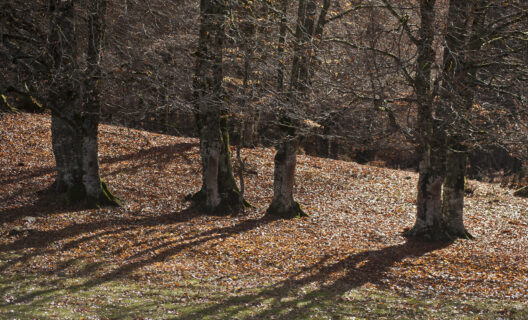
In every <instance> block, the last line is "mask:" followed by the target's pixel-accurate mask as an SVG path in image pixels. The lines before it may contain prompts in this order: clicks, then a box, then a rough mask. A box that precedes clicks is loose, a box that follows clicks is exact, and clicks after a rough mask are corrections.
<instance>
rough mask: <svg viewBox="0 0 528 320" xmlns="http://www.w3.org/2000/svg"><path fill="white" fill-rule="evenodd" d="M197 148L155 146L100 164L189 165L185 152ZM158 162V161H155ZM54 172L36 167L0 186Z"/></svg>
mask: <svg viewBox="0 0 528 320" xmlns="http://www.w3.org/2000/svg"><path fill="white" fill-rule="evenodd" d="M195 146H197V144H196V143H186V142H184V143H175V144H171V145H168V146H160V147H158V146H156V147H151V148H148V149H141V150H139V151H137V152H133V153H128V154H123V155H120V156H116V157H109V156H106V157H102V158H101V163H102V164H113V163H117V162H122V161H130V160H137V159H143V158H144V159H160V161H159V162H160V163H161V162H167V161H171V160H173V159H174V156H177V157H178V156H180V157H181V158H182V159H184V160H185V161H186V162H187V163H189V164H190V163H191V160H190V159H189V158H188V157H186V156H185V155H184V152H185V151H188V150H190V149H191V148H192V147H195ZM156 162H158V161H156ZM145 165H146V164H145ZM53 172H55V167H53V166H51V167H38V168H33V169H28V170H23V171H22V172H19V173H15V174H7V177H6V178H4V179H0V185H7V184H11V183H13V182H16V181H22V180H27V179H31V178H35V177H40V176H43V175H46V174H49V173H53Z"/></svg>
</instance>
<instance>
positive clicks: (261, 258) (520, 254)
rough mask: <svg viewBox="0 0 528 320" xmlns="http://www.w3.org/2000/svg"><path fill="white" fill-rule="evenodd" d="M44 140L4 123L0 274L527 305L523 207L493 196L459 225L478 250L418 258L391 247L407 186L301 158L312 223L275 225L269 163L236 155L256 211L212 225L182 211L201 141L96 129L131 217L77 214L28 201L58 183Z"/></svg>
mask: <svg viewBox="0 0 528 320" xmlns="http://www.w3.org/2000/svg"><path fill="white" fill-rule="evenodd" d="M49 126H50V119H49V116H46V115H28V114H16V115H2V117H1V118H0V139H1V143H0V227H1V229H0V232H1V234H2V237H1V238H0V252H4V253H14V254H15V255H14V257H16V258H13V259H12V260H10V261H9V263H7V264H3V265H2V266H1V267H0V273H10V274H18V273H35V272H38V273H41V272H45V273H48V272H51V273H54V274H57V273H61V274H66V275H83V276H89V277H90V278H91V279H93V281H92V282H93V284H94V285H95V284H98V283H102V282H105V281H107V280H109V279H115V278H120V277H127V278H130V277H132V278H134V279H137V280H138V281H150V282H156V283H160V284H166V285H169V286H170V285H173V284H174V281H175V279H177V277H178V276H182V275H183V276H186V277H195V278H198V279H207V281H213V282H214V283H215V284H218V285H222V286H223V287H224V288H225V290H226V291H228V292H233V291H235V290H236V289H237V288H247V287H252V286H259V285H263V284H265V283H281V282H282V281H287V282H288V283H289V284H290V285H292V286H299V287H300V286H301V285H304V284H308V283H312V282H316V283H319V284H320V285H322V286H325V285H329V286H330V285H334V284H339V286H336V288H337V287H338V288H340V289H339V290H344V291H346V290H347V289H350V288H355V287H362V286H367V287H369V286H375V287H378V288H380V289H383V290H391V291H396V292H399V293H409V292H414V293H423V294H435V295H437V294H438V295H446V296H450V297H456V296H469V295H471V296H480V297H487V298H499V299H513V300H520V301H527V300H528V276H527V274H528V268H527V266H528V254H527V250H528V249H527V248H528V238H527V237H526V230H527V227H528V214H527V205H528V200H526V199H520V198H515V197H513V196H512V195H511V191H509V190H506V189H502V188H500V187H499V186H497V185H491V184H483V183H478V182H472V184H474V185H475V186H476V191H475V193H474V194H473V195H472V196H471V197H469V198H468V199H467V202H466V215H465V219H466V226H467V227H468V230H470V232H472V234H473V235H475V236H476V238H477V239H476V240H474V241H457V242H455V243H452V244H449V245H438V244H420V243H414V242H406V240H405V239H404V238H403V237H401V236H400V232H401V231H402V230H403V229H404V227H409V226H411V225H412V223H413V221H414V214H415V207H414V199H415V197H416V191H415V185H416V179H417V175H416V174H414V173H410V172H405V171H397V170H390V169H383V168H377V167H368V166H363V165H358V164H356V163H351V162H343V161H335V160H327V159H322V158H315V157H308V156H299V161H298V163H299V166H298V172H297V185H296V189H295V190H296V198H297V199H298V200H299V202H300V203H301V204H302V205H303V207H304V209H305V210H306V212H307V213H309V214H310V217H308V218H302V219H297V220H289V221H281V220H271V219H268V218H266V217H265V216H264V211H265V209H266V207H267V205H268V204H269V202H270V200H271V196H272V176H273V151H272V150H270V149H263V148H256V149H247V150H246V149H245V150H243V152H242V153H243V157H244V158H246V161H247V163H246V168H248V169H249V171H250V172H248V173H247V174H246V176H245V178H246V198H247V199H248V201H250V202H251V203H252V204H253V205H254V206H255V208H254V209H251V210H248V211H247V212H246V214H245V215H240V216H237V217H211V216H206V215H202V214H200V213H199V212H196V211H195V210H193V209H190V208H189V203H187V202H185V201H184V200H183V198H184V196H185V195H186V194H189V193H191V192H195V191H197V190H198V188H199V187H200V163H199V153H198V141H197V140H195V139H188V138H178V137H171V136H164V135H159V134H152V133H147V132H142V131H137V130H130V129H127V128H123V127H115V126H107V125H103V126H101V129H100V141H101V149H100V157H101V163H102V176H103V179H104V180H105V181H107V182H108V185H109V186H110V188H111V189H112V190H113V191H114V192H115V193H116V194H117V195H118V196H120V197H121V198H122V199H124V200H125V202H126V204H125V205H124V206H123V207H121V208H103V209H98V210H81V209H75V208H67V207H65V206H63V204H62V203H61V201H60V200H59V199H57V198H54V197H51V196H43V197H39V196H38V195H37V191H39V190H41V189H44V188H45V187H46V186H47V185H49V184H50V183H52V182H53V175H54V167H53V165H54V160H53V156H52V154H51V141H50V133H49ZM31 217H34V218H35V219H32V218H31ZM17 226H18V228H17Z"/></svg>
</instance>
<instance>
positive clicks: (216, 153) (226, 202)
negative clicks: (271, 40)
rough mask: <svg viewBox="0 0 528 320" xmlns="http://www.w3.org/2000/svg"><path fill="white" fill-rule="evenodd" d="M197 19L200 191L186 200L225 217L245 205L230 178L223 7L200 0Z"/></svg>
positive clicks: (223, 5)
mask: <svg viewBox="0 0 528 320" xmlns="http://www.w3.org/2000/svg"><path fill="white" fill-rule="evenodd" d="M200 16H201V20H200V38H199V43H198V50H197V54H196V55H197V57H198V59H197V63H196V69H195V77H194V82H193V90H194V93H193V94H194V103H195V110H196V119H197V125H198V129H199V131H200V154H201V158H202V188H201V189H200V191H198V192H197V193H196V194H194V195H193V196H191V197H190V200H193V201H194V202H195V203H196V204H198V205H199V206H202V207H203V208H204V209H205V211H206V212H207V213H211V214H220V215H225V214H231V213H237V212H239V211H240V209H241V207H242V206H244V205H245V204H247V202H245V201H240V192H239V190H238V187H237V185H236V180H235V178H234V175H233V168H232V164H231V152H230V149H229V134H228V131H227V111H226V110H225V101H224V100H225V93H224V89H223V87H222V82H223V48H224V39H225V30H224V28H225V20H226V4H225V3H224V1H215V0H202V1H201V2H200ZM241 202H243V203H241Z"/></svg>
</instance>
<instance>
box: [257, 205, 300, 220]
mask: <svg viewBox="0 0 528 320" xmlns="http://www.w3.org/2000/svg"><path fill="white" fill-rule="evenodd" d="M266 215H270V216H274V217H277V218H281V219H292V218H301V217H308V214H307V213H306V212H304V211H303V209H301V206H300V205H299V203H298V202H297V201H294V202H293V205H292V206H290V207H289V208H285V207H284V206H281V205H277V204H274V203H271V205H270V206H269V208H268V210H266Z"/></svg>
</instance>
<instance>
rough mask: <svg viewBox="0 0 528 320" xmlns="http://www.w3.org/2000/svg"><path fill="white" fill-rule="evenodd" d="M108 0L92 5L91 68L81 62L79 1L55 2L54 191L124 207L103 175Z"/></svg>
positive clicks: (89, 18)
mask: <svg viewBox="0 0 528 320" xmlns="http://www.w3.org/2000/svg"><path fill="white" fill-rule="evenodd" d="M105 11H106V0H90V1H89V3H88V7H87V11H86V12H87V21H88V46H87V68H86V69H85V70H82V69H81V68H80V65H79V63H80V62H79V60H80V58H79V57H78V52H79V51H78V48H77V35H78V32H79V31H78V29H77V26H76V24H75V21H76V19H75V18H76V17H75V15H76V11H75V6H74V1H55V0H51V1H50V3H49V14H50V16H51V25H50V36H49V52H50V53H51V61H52V62H51V66H52V78H51V79H50V83H51V86H50V94H49V99H48V101H47V106H48V107H49V108H50V109H51V110H52V126H51V131H52V146H53V153H54V155H55V162H56V168H57V177H56V180H55V182H54V184H53V185H52V186H51V188H50V189H49V191H53V192H58V193H66V194H67V197H68V199H69V201H70V202H73V203H77V202H84V203H86V204H87V205H88V206H90V207H98V206H99V205H119V204H120V202H119V199H117V198H116V197H115V196H113V195H112V194H111V193H110V191H109V190H108V187H107V186H106V184H105V183H104V182H102V181H101V179H100V176H99V162H98V140H97V132H98V126H99V117H100V113H101V107H100V102H99V89H98V82H99V80H100V76H101V69H100V62H101V56H102V39H103V35H104V15H105Z"/></svg>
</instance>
